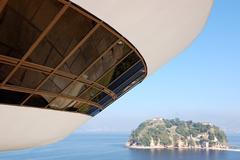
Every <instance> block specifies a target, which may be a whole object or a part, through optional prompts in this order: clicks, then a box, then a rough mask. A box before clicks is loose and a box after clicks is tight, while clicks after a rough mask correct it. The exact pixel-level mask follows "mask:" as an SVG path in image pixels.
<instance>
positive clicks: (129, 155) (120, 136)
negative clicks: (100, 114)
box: [0, 133, 240, 160]
mask: <svg viewBox="0 0 240 160" xmlns="http://www.w3.org/2000/svg"><path fill="white" fill-rule="evenodd" d="M128 136H129V135H128V134H125V133H74V134H72V135H70V136H69V137H67V138H66V139H64V140H62V141H60V142H57V143H55V144H51V145H47V146H42V147H38V148H33V149H25V150H18V151H8V152H0V160H52V159H53V160H240V152H234V151H211V150H209V151H204V150H166V149H162V150H159V149H158V150H157V149H152V150H151V149H146V150H137V149H129V148H127V147H125V143H126V142H127V139H128ZM228 140H229V143H230V144H231V145H233V146H240V135H239V136H237V135H229V136H228Z"/></svg>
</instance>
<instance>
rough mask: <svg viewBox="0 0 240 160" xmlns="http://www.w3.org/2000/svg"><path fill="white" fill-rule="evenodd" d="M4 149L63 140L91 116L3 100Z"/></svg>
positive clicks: (1, 146)
mask: <svg viewBox="0 0 240 160" xmlns="http://www.w3.org/2000/svg"><path fill="white" fill-rule="evenodd" d="M0 113H1V116H0V126H1V134H0V142H1V143H0V151H4V150H16V149H24V148H30V147H36V146H41V145H45V144H49V143H53V142H56V141H59V140H61V139H63V138H64V137H66V136H67V135H69V134H70V133H72V132H73V131H74V130H76V129H77V128H79V126H80V125H82V124H84V123H86V121H88V120H89V119H90V118H91V116H88V115H84V114H80V113H71V112H64V111H55V110H49V109H39V108H32V107H19V106H10V105H3V104H0Z"/></svg>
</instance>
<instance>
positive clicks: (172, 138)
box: [126, 118, 229, 150]
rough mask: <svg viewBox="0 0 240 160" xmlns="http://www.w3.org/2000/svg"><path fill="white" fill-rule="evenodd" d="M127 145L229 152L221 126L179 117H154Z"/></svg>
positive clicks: (138, 129)
mask: <svg viewBox="0 0 240 160" xmlns="http://www.w3.org/2000/svg"><path fill="white" fill-rule="evenodd" d="M126 145H127V147H129V148H136V149H153V148H157V149H160V148H162V149H163V148H164V149H165V148H167V149H174V148H176V149H212V150H228V149H229V145H228V141H227V137H226V134H225V133H224V131H223V130H221V129H220V128H219V127H217V126H215V125H213V124H211V123H207V122H198V123H195V122H193V121H182V120H180V119H178V118H176V119H170V120H168V119H163V118H154V119H151V120H147V121H145V122H143V123H141V124H140V125H139V126H138V127H137V129H135V130H134V131H132V133H131V135H130V137H129V140H128V142H127V144H126Z"/></svg>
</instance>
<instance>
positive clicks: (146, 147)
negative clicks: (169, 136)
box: [125, 143, 240, 152]
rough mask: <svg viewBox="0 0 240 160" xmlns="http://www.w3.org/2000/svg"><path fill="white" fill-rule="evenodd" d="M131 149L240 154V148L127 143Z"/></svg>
mask: <svg viewBox="0 0 240 160" xmlns="http://www.w3.org/2000/svg"><path fill="white" fill-rule="evenodd" d="M125 146H126V147H127V148H129V149H142V150H145V149H158V150H164V149H168V150H175V149H177V150H213V151H232V152H240V148H239V149H236V148H215V147H208V148H203V147H174V146H166V147H165V146H137V145H130V144H129V143H127V144H126V145H125Z"/></svg>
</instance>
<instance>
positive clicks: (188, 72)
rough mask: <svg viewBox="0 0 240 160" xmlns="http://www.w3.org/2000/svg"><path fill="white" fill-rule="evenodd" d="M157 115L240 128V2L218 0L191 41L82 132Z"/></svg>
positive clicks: (129, 126) (118, 127)
mask: <svg viewBox="0 0 240 160" xmlns="http://www.w3.org/2000/svg"><path fill="white" fill-rule="evenodd" d="M154 117H163V118H168V119H171V118H176V117H178V118H180V119H183V120H193V121H196V122H198V121H201V122H212V123H213V124H215V125H217V126H220V127H221V128H223V129H224V130H225V131H226V132H228V133H240V1H239V0H215V3H214V6H213V9H212V12H211V15H210V17H209V19H208V22H207V24H206V27H205V28H204V30H203V32H202V33H201V34H200V35H199V37H198V38H197V39H196V40H195V41H194V42H193V43H192V45H191V46H190V47H189V48H187V49H185V50H184V51H183V52H182V53H181V54H179V55H178V56H177V57H175V58H174V59H173V60H171V61H170V62H169V63H168V64H166V65H164V66H162V67H161V68H160V69H159V70H158V71H157V72H155V73H154V74H152V75H150V76H149V77H148V78H147V79H145V80H144V81H143V82H142V83H141V84H139V85H138V86H136V87H135V88H133V89H132V90H131V91H129V92H128V93H127V94H125V95H124V96H122V97H121V98H120V99H118V100H117V101H116V102H114V103H113V104H112V105H110V106H109V107H108V108H107V109H105V110H104V111H103V112H101V113H99V114H98V115H97V116H95V117H94V118H92V119H91V120H90V121H89V122H88V123H86V124H85V125H84V126H82V127H80V129H79V130H78V132H85V131H92V132H96V131H104V132H129V131H131V130H133V129H135V128H136V127H137V126H138V125H139V124H140V123H141V122H143V121H144V120H147V119H151V118H154Z"/></svg>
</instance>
